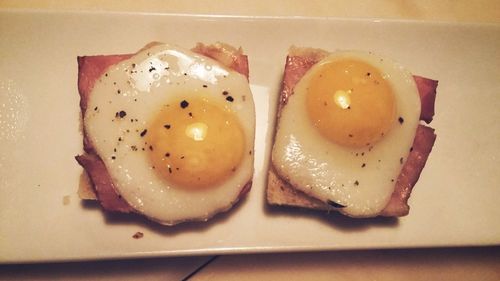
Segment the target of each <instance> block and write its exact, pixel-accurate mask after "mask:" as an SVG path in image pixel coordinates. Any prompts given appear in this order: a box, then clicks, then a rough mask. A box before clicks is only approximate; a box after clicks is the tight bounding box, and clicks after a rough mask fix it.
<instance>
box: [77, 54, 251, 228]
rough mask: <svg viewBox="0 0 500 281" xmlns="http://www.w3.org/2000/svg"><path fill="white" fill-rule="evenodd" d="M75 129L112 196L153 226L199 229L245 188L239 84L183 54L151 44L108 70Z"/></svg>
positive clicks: (242, 89) (246, 127)
mask: <svg viewBox="0 0 500 281" xmlns="http://www.w3.org/2000/svg"><path fill="white" fill-rule="evenodd" d="M84 126H85V132H86V134H87V138H88V140H89V141H90V142H91V143H92V145H93V147H94V148H95V150H96V152H97V154H98V155H99V156H100V158H101V159H102V161H103V162H104V164H105V166H106V169H107V171H108V173H109V174H110V176H111V179H112V181H113V184H114V186H115V189H116V191H117V192H118V193H119V195H120V196H121V197H123V198H124V199H125V200H126V201H127V203H128V204H130V206H132V207H133V208H134V209H135V210H136V211H137V212H139V213H141V214H144V215H145V216H147V217H149V218H150V219H152V220H155V221H158V222H160V223H163V224H175V223H178V222H182V221H188V220H206V219H208V218H210V217H211V216H213V215H214V214H216V213H218V212H220V211H224V210H227V209H228V208H230V207H231V206H232V205H233V204H234V203H235V202H236V201H237V200H238V198H239V196H240V193H241V192H242V190H244V189H245V188H247V187H248V184H251V179H252V175H253V159H254V157H253V145H254V134H255V111H254V103H253V98H252V94H251V92H250V88H249V83H248V80H247V78H246V77H245V76H244V75H241V74H240V73H237V72H235V71H233V70H231V69H228V68H227V67H225V66H223V65H221V64H220V63H218V62H217V61H215V60H212V59H210V58H207V57H205V56H202V55H199V54H196V53H194V52H192V51H189V50H185V49H182V48H180V47H177V46H174V45H169V44H157V45H154V46H150V47H148V48H146V49H144V50H142V51H140V52H139V53H137V54H136V55H135V56H133V57H132V58H130V59H128V60H125V61H123V62H121V63H118V64H117V65H114V66H112V67H111V68H109V69H108V70H107V71H106V73H105V74H103V75H102V76H101V77H100V78H99V79H98V81H97V82H96V84H95V85H94V88H93V90H92V92H91V95H90V97H89V101H88V107H87V111H86V113H85V116H84Z"/></svg>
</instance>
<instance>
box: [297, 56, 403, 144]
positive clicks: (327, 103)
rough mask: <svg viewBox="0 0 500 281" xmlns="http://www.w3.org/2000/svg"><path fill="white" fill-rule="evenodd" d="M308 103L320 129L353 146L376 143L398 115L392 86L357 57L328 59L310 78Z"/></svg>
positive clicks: (337, 141)
mask: <svg viewBox="0 0 500 281" xmlns="http://www.w3.org/2000/svg"><path fill="white" fill-rule="evenodd" d="M306 106H307V112H308V115H309V118H310V119H311V121H312V122H313V124H314V126H315V127H316V128H317V129H318V130H319V132H320V133H321V134H322V135H323V136H324V137H326V138H327V139H329V140H330V141H332V142H335V143H337V144H340V145H344V146H350V147H361V146H366V145H370V144H373V143H374V142H376V141H378V140H379V139H380V138H381V137H383V136H384V134H386V133H387V132H388V131H389V130H390V128H391V126H392V124H393V122H394V120H395V114H396V101H395V98H394V93H393V91H392V88H391V85H390V84H389V83H388V82H387V81H386V80H385V79H384V78H383V77H382V75H381V73H380V71H379V70H378V69H377V68H375V67H374V66H372V65H370V64H368V63H366V62H363V61H361V60H357V59H347V58H346V59H341V60H336V61H330V62H326V63H324V64H323V65H321V66H320V68H319V69H318V71H317V72H316V73H315V75H314V76H313V77H312V78H311V80H310V86H309V87H308V89H307V97H306Z"/></svg>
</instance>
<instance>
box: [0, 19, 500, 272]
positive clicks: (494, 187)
mask: <svg viewBox="0 0 500 281" xmlns="http://www.w3.org/2000/svg"><path fill="white" fill-rule="evenodd" d="M0 34H1V36H0V132H1V133H0V223H1V224H0V262H3V263H12V262H36V261H56V260H83V259H106V258H125V257H146V256H148V257H149V256H180V255H200V254H224V253H254V252H283V251H299V250H337V249H357V248H400V247H434V246H453V245H496V244H500V220H498V218H499V217H500V208H498V207H497V205H498V198H499V197H500V189H499V188H498V187H499V186H500V174H499V173H498V167H497V165H498V164H499V159H500V149H498V140H499V139H500V126H499V125H498V120H500V110H498V107H499V106H500V95H499V92H500V81H499V79H498V77H500V67H499V65H500V52H498V46H500V25H479V24H449V23H425V22H416V21H380V20H339V19H308V18H259V17H203V16H169V15H159V14H156V15H155V14H119V13H65V12H62V13H45V12H35V13H32V12H27V11H20V12H14V11H3V12H1V13H0ZM218 40H219V41H224V42H228V43H230V44H233V45H241V46H243V48H244V50H245V52H246V53H247V54H248V55H249V57H250V81H251V84H252V89H253V91H254V99H255V103H256V105H257V118H258V119H257V140H256V144H257V146H256V150H255V151H256V174H255V177H254V187H253V189H252V191H251V193H250V194H249V196H247V198H246V199H245V200H243V201H242V202H240V204H239V205H238V206H237V207H236V208H234V209H233V210H231V211H230V212H228V213H225V214H222V215H219V216H217V217H216V218H215V219H213V220H212V221H210V222H208V223H189V224H184V225H179V226H175V227H164V226H159V225H156V224H154V223H150V222H147V221H145V220H143V219H141V218H138V217H130V216H121V215H106V214H104V213H103V212H102V211H101V210H100V208H99V207H98V206H96V205H95V204H83V203H82V202H80V200H79V199H78V197H77V195H76V190H77V188H78V182H79V180H78V179H79V175H80V173H81V168H80V167H79V166H78V165H77V164H76V162H75V161H74V159H73V157H74V156H75V155H77V154H79V153H80V152H81V151H82V142H81V133H80V128H79V126H80V125H79V121H80V120H79V108H78V101H79V97H78V93H77V87H76V83H77V64H76V57H77V56H78V55H93V54H116V53H130V52H135V51H136V50H138V49H139V48H141V47H142V46H143V45H145V44H146V43H148V42H150V41H165V42H174V43H177V44H179V45H182V46H186V47H189V46H193V45H194V44H195V43H196V42H198V41H201V42H214V41H218ZM292 44H295V45H298V46H314V47H320V48H325V49H329V50H334V49H359V50H366V51H374V52H377V53H380V54H382V55H385V56H388V57H391V58H393V59H395V60H397V61H399V62H401V63H402V64H404V65H406V66H407V67H408V68H409V69H410V70H412V71H413V72H414V73H415V74H419V75H423V76H427V77H430V78H434V79H437V80H439V81H440V82H439V87H438V97H437V101H436V112H437V113H436V116H435V118H434V121H433V123H432V126H433V127H434V128H436V132H437V135H438V138H437V141H436V144H435V146H434V149H433V152H432V154H431V156H430V158H429V160H428V163H427V165H426V167H425V169H424V171H423V173H422V175H421V178H420V180H419V182H418V183H417V185H416V187H415V191H414V194H413V195H412V198H411V200H410V203H411V212H410V215H409V216H407V217H405V218H401V219H399V220H393V219H370V220H353V219H349V218H345V217H342V216H340V215H336V214H330V215H324V214H321V213H317V212H309V211H302V210H292V209H280V208H278V209H276V208H268V207H266V205H265V203H264V186H265V176H266V172H265V171H266V170H267V166H268V158H269V148H270V136H271V133H272V130H273V126H274V117H273V116H274V113H275V105H276V98H277V92H278V90H279V85H280V79H281V73H282V70H283V63H284V60H285V56H286V52H287V49H288V47H289V46H290V45H292ZM65 201H66V203H68V202H69V204H64V203H63V202H65ZM137 231H140V232H143V233H144V237H143V238H142V239H133V238H132V235H133V234H134V233H136V232H137Z"/></svg>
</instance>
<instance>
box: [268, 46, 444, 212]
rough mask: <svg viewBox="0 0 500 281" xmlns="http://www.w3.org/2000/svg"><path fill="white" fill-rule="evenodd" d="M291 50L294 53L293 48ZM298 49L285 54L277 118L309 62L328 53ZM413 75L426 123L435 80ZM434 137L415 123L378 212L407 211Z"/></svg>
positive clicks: (311, 64)
mask: <svg viewBox="0 0 500 281" xmlns="http://www.w3.org/2000/svg"><path fill="white" fill-rule="evenodd" d="M294 51H295V52H296V51H297V50H294ZM300 51H301V50H299V52H298V53H297V54H294V55H289V56H287V58H286V63H285V72H284V76H283V81H282V85H281V95H280V100H279V105H278V118H279V116H280V114H281V109H282V108H283V106H285V105H286V103H287V102H288V98H289V97H290V96H291V95H292V94H293V89H294V87H295V85H296V84H297V83H298V82H299V81H300V79H301V78H302V77H303V76H304V75H305V74H306V72H307V71H308V70H309V69H310V68H311V67H312V66H313V65H315V64H316V63H317V62H319V61H320V60H322V59H323V58H325V57H326V56H327V55H328V53H327V52H325V51H322V50H313V51H305V52H303V53H300ZM413 78H414V80H415V83H416V85H417V89H418V92H419V95H420V102H421V113H420V120H423V121H425V122H426V123H430V122H431V121H432V118H433V116H434V102H435V99H436V88H437V84H438V81H435V80H432V79H428V78H424V77H421V76H413ZM435 140H436V135H435V134H434V129H432V128H430V127H427V126H424V125H422V124H419V126H418V128H417V131H416V135H415V139H414V142H413V147H412V151H411V152H410V154H409V155H408V158H407V161H406V162H405V164H404V165H403V168H402V171H401V173H400V175H399V177H398V179H397V180H396V185H395V188H394V192H393V194H392V196H391V199H390V201H389V203H388V204H387V206H386V207H385V208H384V210H383V211H382V212H381V213H380V215H381V216H389V217H399V216H405V215H407V214H408V212H409V209H410V207H409V206H408V199H409V197H410V194H411V191H412V189H413V186H415V183H416V182H417V180H418V178H419V177H420V173H421V172H422V170H423V168H424V166H425V162H426V161H427V158H428V157H429V154H430V152H431V149H432V147H433V145H434V141H435Z"/></svg>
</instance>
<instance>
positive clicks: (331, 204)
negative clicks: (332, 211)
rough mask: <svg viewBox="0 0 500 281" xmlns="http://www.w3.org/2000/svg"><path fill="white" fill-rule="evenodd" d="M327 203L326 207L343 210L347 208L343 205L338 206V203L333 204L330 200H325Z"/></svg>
mask: <svg viewBox="0 0 500 281" xmlns="http://www.w3.org/2000/svg"><path fill="white" fill-rule="evenodd" d="M327 203H328V205H330V206H332V207H334V208H345V207H347V206H345V205H342V204H339V203H337V202H334V201H332V200H327Z"/></svg>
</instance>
